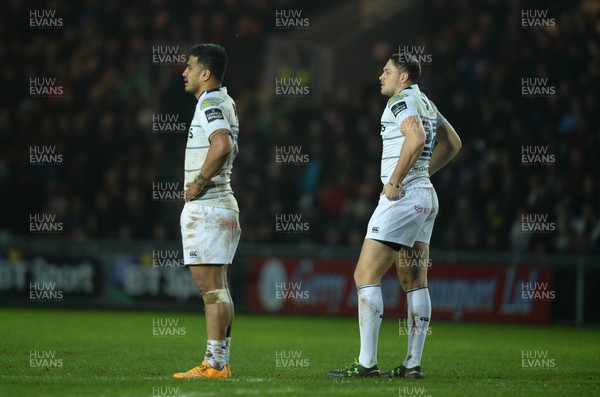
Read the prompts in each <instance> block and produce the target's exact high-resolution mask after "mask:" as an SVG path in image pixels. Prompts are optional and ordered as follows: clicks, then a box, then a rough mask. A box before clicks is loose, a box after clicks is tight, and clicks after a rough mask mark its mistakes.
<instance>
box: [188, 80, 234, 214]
mask: <svg viewBox="0 0 600 397" xmlns="http://www.w3.org/2000/svg"><path fill="white" fill-rule="evenodd" d="M220 129H225V130H228V131H230V132H231V140H232V142H233V148H232V150H231V153H230V154H229V157H228V158H227V161H225V164H223V166H222V167H221V169H220V170H219V171H218V172H217V174H216V175H215V176H213V177H212V178H210V180H209V181H208V182H207V183H206V185H205V187H204V189H203V190H202V192H201V193H200V194H199V195H198V196H197V198H195V199H193V201H192V202H194V203H198V204H202V205H210V206H214V207H222V208H228V209H232V210H235V211H238V212H239V208H238V205H237V201H236V199H235V197H234V196H233V191H232V190H231V186H230V178H231V171H232V169H233V160H234V159H235V156H236V155H237V152H238V145H237V141H238V134H239V122H238V116H237V111H236V108H235V103H234V102H233V99H231V97H230V96H229V95H228V94H227V88H225V87H218V88H214V89H211V90H206V91H204V92H203V93H202V95H200V98H198V103H197V104H196V111H195V113H194V118H193V119H192V124H191V125H190V129H189V133H188V140H187V146H186V148H185V166H184V186H185V185H187V184H188V183H190V182H192V181H193V180H194V178H195V177H196V176H197V175H198V173H199V172H200V168H201V167H202V165H203V164H204V161H205V160H206V155H207V154H208V149H209V148H210V141H209V140H210V137H211V135H212V134H213V133H214V132H215V131H217V130H220Z"/></svg>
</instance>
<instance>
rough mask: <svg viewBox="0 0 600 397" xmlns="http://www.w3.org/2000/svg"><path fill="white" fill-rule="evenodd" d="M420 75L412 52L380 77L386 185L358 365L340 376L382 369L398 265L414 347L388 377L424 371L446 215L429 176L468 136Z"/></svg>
mask: <svg viewBox="0 0 600 397" xmlns="http://www.w3.org/2000/svg"><path fill="white" fill-rule="evenodd" d="M420 77H421V65H420V63H419V61H418V59H417V58H416V57H415V56H411V55H410V54H394V55H392V56H391V58H390V59H389V60H388V62H387V63H386V65H385V67H384V68H383V73H382V74H381V76H380V77H379V81H380V83H381V93H382V94H383V95H385V96H388V97H390V99H389V100H388V102H387V105H386V107H385V109H384V111H383V115H382V116H381V138H382V140H383V153H382V157H381V182H382V183H383V189H382V191H381V195H380V198H379V203H378V205H377V208H376V209H375V211H374V212H373V215H372V216H371V219H370V221H369V224H368V226H367V234H366V237H365V240H364V242H363V246H362V249H361V253H360V257H359V259H358V263H357V265H356V269H355V271H354V281H355V283H356V288H357V293H358V320H359V329H360V354H359V356H358V359H355V360H354V362H353V363H352V364H350V365H348V366H346V367H344V368H342V369H340V370H332V371H329V372H328V374H329V375H332V376H342V377H367V376H380V375H382V374H381V373H380V370H379V365H378V363H377V340H378V337H379V327H380V325H381V320H382V318H383V298H382V295H381V278H382V277H383V275H384V274H385V273H386V271H387V270H388V269H389V268H390V267H391V266H392V264H395V265H396V270H397V274H398V279H399V281H400V284H401V286H402V288H403V289H404V291H406V296H407V304H408V319H407V325H408V334H409V336H408V352H407V355H406V358H405V359H404V362H403V363H402V364H401V365H400V366H398V367H396V368H394V369H393V370H391V371H388V372H386V373H385V375H387V376H391V377H406V378H422V377H423V374H422V370H421V355H422V353H423V346H424V344H425V336H426V335H427V330H428V327H429V322H430V319H431V301H430V298H429V290H428V289H427V264H428V263H429V241H430V239H431V233H432V231H433V224H434V221H435V217H436V215H437V213H438V198H437V195H436V192H435V189H434V188H433V185H432V184H431V181H430V179H429V177H430V176H431V175H433V174H434V173H436V172H437V171H439V170H440V169H441V168H442V167H443V166H445V165H446V164H447V163H448V162H449V161H450V160H451V159H452V158H453V157H454V156H455V155H456V154H457V153H458V151H459V150H460V147H461V141H460V138H459V137H458V135H457V133H456V131H455V130H454V128H452V126H451V125H450V123H449V122H447V121H446V120H445V119H444V117H443V116H442V115H441V114H440V112H439V111H438V110H437V108H436V107H435V105H434V104H433V102H432V101H430V100H429V99H428V98H427V96H425V94H424V93H423V92H421V90H420V89H419V86H418V84H417V83H418V82H419V78H420Z"/></svg>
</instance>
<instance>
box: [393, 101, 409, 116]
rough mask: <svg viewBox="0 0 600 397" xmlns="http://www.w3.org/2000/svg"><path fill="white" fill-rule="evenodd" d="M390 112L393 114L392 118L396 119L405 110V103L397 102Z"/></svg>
mask: <svg viewBox="0 0 600 397" xmlns="http://www.w3.org/2000/svg"><path fill="white" fill-rule="evenodd" d="M391 110H392V113H394V117H397V116H398V114H399V113H400V112H401V111H403V110H406V102H398V103H397V104H395V105H394V106H392V108H391Z"/></svg>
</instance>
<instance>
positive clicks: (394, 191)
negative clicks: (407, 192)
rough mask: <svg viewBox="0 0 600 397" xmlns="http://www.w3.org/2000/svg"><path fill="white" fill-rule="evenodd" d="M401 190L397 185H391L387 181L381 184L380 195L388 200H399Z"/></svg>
mask: <svg viewBox="0 0 600 397" xmlns="http://www.w3.org/2000/svg"><path fill="white" fill-rule="evenodd" d="M401 193H402V190H401V189H400V188H399V187H396V186H392V185H390V184H389V183H386V184H385V185H383V191H382V192H381V195H382V196H385V197H386V198H387V199H388V200H390V201H396V200H400V194H401Z"/></svg>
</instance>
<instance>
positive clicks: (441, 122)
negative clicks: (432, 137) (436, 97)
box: [429, 101, 446, 128]
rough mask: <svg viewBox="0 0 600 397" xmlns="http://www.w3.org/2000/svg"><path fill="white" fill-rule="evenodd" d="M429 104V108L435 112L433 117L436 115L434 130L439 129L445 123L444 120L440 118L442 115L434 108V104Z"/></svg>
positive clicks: (442, 117)
mask: <svg viewBox="0 0 600 397" xmlns="http://www.w3.org/2000/svg"><path fill="white" fill-rule="evenodd" d="M429 103H431V106H432V107H433V111H434V112H435V115H436V128H440V127H441V126H442V125H444V123H445V122H446V119H445V118H444V116H442V114H441V113H440V111H439V110H438V108H437V106H435V103H433V101H429Z"/></svg>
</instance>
